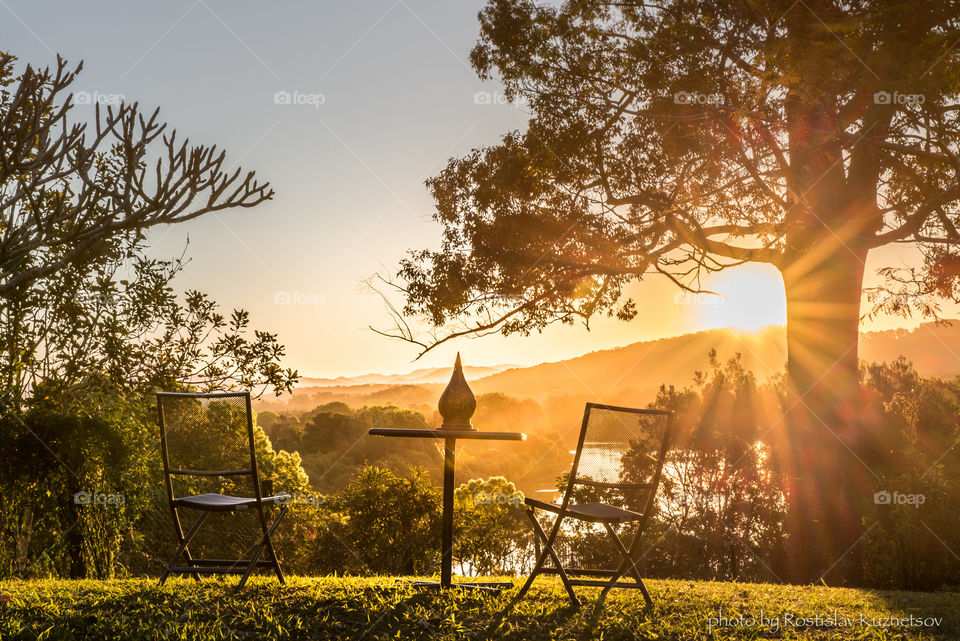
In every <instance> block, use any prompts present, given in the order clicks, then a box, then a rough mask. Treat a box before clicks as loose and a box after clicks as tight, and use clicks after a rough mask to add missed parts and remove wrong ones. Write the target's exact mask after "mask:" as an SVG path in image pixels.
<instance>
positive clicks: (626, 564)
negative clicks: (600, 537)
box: [600, 523, 653, 607]
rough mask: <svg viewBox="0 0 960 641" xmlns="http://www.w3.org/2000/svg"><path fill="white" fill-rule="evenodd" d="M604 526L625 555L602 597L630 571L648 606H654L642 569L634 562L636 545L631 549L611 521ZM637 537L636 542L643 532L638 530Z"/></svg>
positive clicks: (622, 554) (604, 589)
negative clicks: (641, 572)
mask: <svg viewBox="0 0 960 641" xmlns="http://www.w3.org/2000/svg"><path fill="white" fill-rule="evenodd" d="M603 526H604V527H605V528H606V529H607V532H608V533H609V534H610V538H612V539H613V543H614V545H616V546H617V549H618V550H619V551H620V555H621V556H622V557H623V560H621V561H620V565H619V566H617V570H616V572H615V573H614V575H613V576H612V577H610V582H609V584H608V585H607V586H606V587H605V588H603V591H602V592H600V598H601V599H603V598H604V597H606V596H607V592H609V591H610V588H612V587H613V584H614V583H616V582H617V581H618V580H619V579H620V577H621V576H623V575H624V573H625V572H628V571H629V572H630V574H631V575H633V578H634V579H635V580H636V582H637V583H638V584H639V586H640V592H642V593H643V599H644V601H646V602H647V607H652V606H653V599H651V598H650V592H648V591H647V586H646V584H644V582H643V577H642V576H641V575H640V570H638V569H637V564H636V563H634V562H633V554H632V553H631V552H632V551H633V549H634V548H635V547H636V545H631V546H630V548H631V549H630V550H628V549H627V548H626V546H624V545H623V541H621V540H620V537H619V536H617V533H616V531H615V530H614V529H613V526H612V525H610V524H609V523H604V524H603ZM636 536H637V539H636V541H635V542H638V541H639V540H640V536H641V533H640V532H637V535H636Z"/></svg>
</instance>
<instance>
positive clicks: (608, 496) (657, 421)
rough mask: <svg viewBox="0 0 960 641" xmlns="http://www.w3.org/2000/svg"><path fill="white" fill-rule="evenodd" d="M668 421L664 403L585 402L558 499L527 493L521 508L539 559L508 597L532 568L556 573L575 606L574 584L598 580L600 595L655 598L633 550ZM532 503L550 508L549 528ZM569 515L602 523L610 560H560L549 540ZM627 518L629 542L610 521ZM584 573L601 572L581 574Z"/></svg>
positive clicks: (656, 480)
mask: <svg viewBox="0 0 960 641" xmlns="http://www.w3.org/2000/svg"><path fill="white" fill-rule="evenodd" d="M672 424H673V412H671V411H668V410H648V409H632V408H627V407H614V406H610V405H598V404H596V403H587V406H586V410H585V411H584V413H583V424H582V425H581V427H580V438H579V441H578V442H577V450H576V453H575V454H574V458H573V468H572V469H571V470H570V476H569V478H568V480H567V487H566V491H565V492H564V495H563V500H562V502H561V503H560V504H559V505H558V504H556V503H548V502H546V501H540V500H537V499H533V498H529V497H528V498H526V499H525V502H526V504H527V506H528V507H527V516H528V517H529V518H530V521H531V523H532V524H533V530H534V542H535V544H536V556H537V561H536V564H535V565H534V567H533V571H532V572H531V573H530V576H529V577H528V578H527V581H526V583H524V585H523V587H522V588H520V591H519V592H518V593H517V595H516V596H515V597H514V599H513V602H512V604H515V603H516V602H517V601H519V600H520V599H522V598H523V596H524V595H525V594H526V593H527V591H528V590H529V589H530V586H531V584H532V583H533V581H534V579H535V578H536V577H537V575H538V574H543V573H546V574H559V575H560V580H561V581H563V586H564V588H566V590H567V593H568V594H569V595H570V600H571V601H572V602H573V605H574V606H575V607H579V606H580V601H579V599H577V595H576V593H575V592H574V590H573V587H574V586H594V587H602V588H603V591H602V592H601V594H600V599H601V600H602V599H603V598H604V597H605V596H606V594H607V592H608V591H609V590H610V589H611V588H633V589H639V590H640V591H641V592H643V598H644V599H645V600H646V602H647V605H648V606H652V605H653V601H652V600H651V599H650V593H649V592H648V591H647V587H646V586H645V585H644V584H643V579H642V577H641V576H640V570H639V569H638V568H637V556H638V553H642V549H643V546H642V540H643V538H642V537H643V531H644V528H645V527H646V524H647V521H648V519H649V517H650V514H651V512H652V511H653V510H654V508H655V504H654V501H655V498H656V494H657V486H658V485H659V484H660V475H661V472H662V470H663V463H664V460H665V459H666V456H667V449H668V448H669V445H670V429H671V427H672ZM584 493H589V494H592V495H594V496H596V495H597V494H599V495H601V496H602V497H604V499H605V501H607V502H582V503H578V502H577V501H576V497H577V494H581V495H582V494H584ZM611 503H616V505H612V504H611ZM534 510H543V511H546V512H551V513H553V514H556V519H555V520H554V522H553V527H552V528H551V529H550V534H549V536H548V535H547V534H545V533H544V529H543V527H541V525H540V522H539V521H538V520H537V518H536V514H535V513H534ZM568 518H570V519H575V520H577V521H582V522H587V523H593V524H601V525H603V528H604V529H605V530H606V533H607V534H608V535H609V538H610V541H611V543H612V546H613V550H614V551H615V554H616V556H614V557H613V558H619V563H618V564H617V566H616V567H615V568H596V569H587V568H583V569H581V568H573V567H564V566H563V564H562V563H561V560H560V555H559V554H558V553H557V551H556V549H555V547H554V545H555V543H556V542H557V536H558V535H559V534H560V530H561V528H562V526H563V524H564V521H565V520H566V519H568ZM627 524H633V525H634V526H635V529H634V534H633V540H632V541H631V542H630V544H629V547H627V546H626V545H624V542H623V536H622V534H621V535H618V534H617V531H616V529H615V526H616V525H627ZM541 544H542V549H541ZM548 557H549V558H550V559H551V560H552V561H553V566H552V567H551V566H547V565H546V561H547V558H548ZM625 574H628V575H629V576H630V577H632V578H633V582H628V581H621V580H620V578H621V577H623V576H624V575H625ZM582 576H594V577H607V578H606V579H604V580H598V579H583V578H579V577H582ZM512 604H511V605H512Z"/></svg>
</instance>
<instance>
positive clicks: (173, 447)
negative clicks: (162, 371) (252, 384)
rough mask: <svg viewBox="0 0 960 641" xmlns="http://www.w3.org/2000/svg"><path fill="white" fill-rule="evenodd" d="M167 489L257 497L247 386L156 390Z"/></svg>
mask: <svg viewBox="0 0 960 641" xmlns="http://www.w3.org/2000/svg"><path fill="white" fill-rule="evenodd" d="M157 411H158V413H159V418H160V447H161V453H162V457H163V467H164V475H165V477H166V482H167V483H166V484H167V492H168V494H169V496H170V499H171V500H172V499H173V498H175V497H176V496H177V495H178V494H181V495H182V494H184V493H190V494H201V493H205V492H214V493H229V494H234V495H238V496H249V497H251V498H253V497H255V498H257V500H260V499H262V495H261V491H260V482H259V478H258V475H257V457H256V450H255V446H254V437H253V412H252V410H251V406H250V394H249V392H218V393H207V394H190V393H180V392H159V393H157Z"/></svg>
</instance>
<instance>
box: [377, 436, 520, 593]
mask: <svg viewBox="0 0 960 641" xmlns="http://www.w3.org/2000/svg"><path fill="white" fill-rule="evenodd" d="M368 433H369V434H370V435H372V436H392V437H399V438H435V439H443V521H442V534H441V539H440V545H441V548H440V581H439V583H438V582H436V581H416V582H415V585H417V586H421V587H438V588H454V587H455V588H473V589H486V590H500V589H503V588H509V587H513V584H512V583H505V582H502V581H501V582H484V583H454V582H453V491H454V489H455V487H456V486H455V484H454V483H455V473H456V467H457V451H456V446H457V439H458V438H460V439H470V440H476V441H522V440H524V439H526V438H527V437H526V435H525V434H522V433H520V432H478V431H472V430H442V429H440V430H422V429H397V428H388V427H375V428H373V429H371V430H370V431H369V432H368Z"/></svg>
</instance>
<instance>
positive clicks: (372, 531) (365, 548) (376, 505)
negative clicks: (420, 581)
mask: <svg viewBox="0 0 960 641" xmlns="http://www.w3.org/2000/svg"><path fill="white" fill-rule="evenodd" d="M326 498H327V500H326V501H325V503H324V506H323V507H324V511H325V518H324V520H323V522H322V523H321V525H320V528H319V529H318V533H317V537H316V540H315V542H314V550H313V554H314V555H315V559H316V564H317V565H316V569H319V570H321V571H325V572H340V573H351V574H366V573H376V574H381V573H382V574H424V573H429V572H430V571H432V570H433V569H434V567H435V566H436V563H437V560H438V558H439V554H440V492H439V490H438V489H437V488H436V487H435V486H434V485H433V483H432V482H431V481H430V477H429V476H428V475H427V473H426V472H425V471H423V470H420V469H414V470H412V472H411V474H410V476H409V477H408V478H403V477H399V476H396V475H395V474H393V473H392V472H391V471H390V470H386V469H381V468H376V467H363V468H361V469H359V470H357V471H356V473H355V474H354V475H353V476H352V477H351V478H350V480H349V481H348V482H347V485H346V487H344V489H343V491H342V492H340V493H338V494H336V495H329V496H327V497H326Z"/></svg>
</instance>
